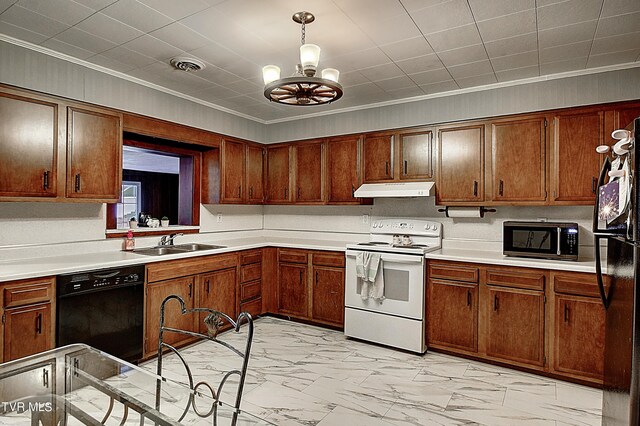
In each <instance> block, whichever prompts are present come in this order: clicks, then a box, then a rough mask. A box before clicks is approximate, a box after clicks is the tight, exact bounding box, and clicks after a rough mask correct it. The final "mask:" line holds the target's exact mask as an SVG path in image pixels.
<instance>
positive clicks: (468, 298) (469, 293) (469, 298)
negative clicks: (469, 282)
mask: <svg viewBox="0 0 640 426" xmlns="http://www.w3.org/2000/svg"><path fill="white" fill-rule="evenodd" d="M467 306H471V290H467Z"/></svg>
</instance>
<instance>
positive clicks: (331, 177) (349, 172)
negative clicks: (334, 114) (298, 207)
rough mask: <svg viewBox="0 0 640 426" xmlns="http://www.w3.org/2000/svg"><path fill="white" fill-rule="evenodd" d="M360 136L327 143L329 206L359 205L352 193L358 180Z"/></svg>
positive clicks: (359, 183) (357, 184) (359, 180)
mask: <svg viewBox="0 0 640 426" xmlns="http://www.w3.org/2000/svg"><path fill="white" fill-rule="evenodd" d="M361 143H362V137H361V136H360V135H353V136H343V137H337V138H331V139H329V140H328V141H327V178H328V179H327V180H328V182H329V183H328V185H327V193H328V194H327V201H328V202H329V204H360V203H361V200H360V199H359V198H356V197H354V195H353V193H354V192H355V190H356V189H358V188H359V187H360V185H361V183H362V180H361V178H360V145H361Z"/></svg>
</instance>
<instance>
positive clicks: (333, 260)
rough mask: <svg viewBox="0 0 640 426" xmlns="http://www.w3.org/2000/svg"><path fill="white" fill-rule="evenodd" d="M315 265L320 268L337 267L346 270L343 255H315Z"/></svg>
mask: <svg viewBox="0 0 640 426" xmlns="http://www.w3.org/2000/svg"><path fill="white" fill-rule="evenodd" d="M313 264H314V265H318V266H335V267H338V268H344V254H343V253H314V254H313Z"/></svg>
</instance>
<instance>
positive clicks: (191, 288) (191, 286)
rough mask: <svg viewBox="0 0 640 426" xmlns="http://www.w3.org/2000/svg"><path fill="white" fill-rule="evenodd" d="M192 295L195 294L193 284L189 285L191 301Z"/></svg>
mask: <svg viewBox="0 0 640 426" xmlns="http://www.w3.org/2000/svg"><path fill="white" fill-rule="evenodd" d="M192 293H193V283H189V299H191V294H192Z"/></svg>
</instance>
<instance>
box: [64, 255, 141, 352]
mask: <svg viewBox="0 0 640 426" xmlns="http://www.w3.org/2000/svg"><path fill="white" fill-rule="evenodd" d="M143 307H144V265H136V266H127V267H122V268H114V269H101V270H96V271H89V272H81V273H74V274H65V275H58V277H57V308H56V311H57V315H56V317H57V327H56V346H58V347H59V346H64V345H69V344H72V343H85V344H87V345H90V346H93V347H94V348H97V349H100V350H102V351H105V352H107V353H109V354H111V355H115V356H117V357H118V358H121V359H124V360H127V361H130V362H137V361H138V360H140V359H141V358H142V346H143V335H142V333H143V331H142V330H143Z"/></svg>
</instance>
